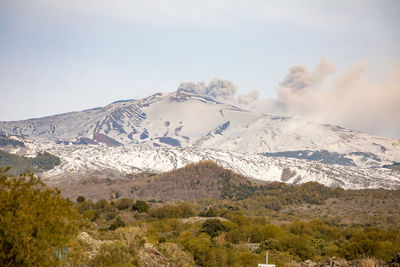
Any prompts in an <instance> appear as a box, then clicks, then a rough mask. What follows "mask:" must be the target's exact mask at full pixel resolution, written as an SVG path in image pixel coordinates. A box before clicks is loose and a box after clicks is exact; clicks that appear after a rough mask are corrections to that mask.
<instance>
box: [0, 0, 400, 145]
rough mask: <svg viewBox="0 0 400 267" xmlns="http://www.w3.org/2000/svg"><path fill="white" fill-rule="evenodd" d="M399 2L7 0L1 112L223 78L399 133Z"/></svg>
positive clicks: (245, 94)
mask: <svg viewBox="0 0 400 267" xmlns="http://www.w3.org/2000/svg"><path fill="white" fill-rule="evenodd" d="M399 13H400V1H396V0H376V1H371V0H359V1H358V0H350V1H349V0H347V1H345V0H335V1H333V0H325V1H299V0H293V1H288V0H280V1H275V0H268V1H266V0H203V1H192V0H168V1H165V0H143V1H141V0H116V1H107V0H58V1H54V0H0V96H1V98H0V99H1V102H0V103H1V105H0V120H2V121H8V120H22V119H28V118H34V117H42V116H47V115H54V114H58V113H65V112H70V111H77V110H83V109H88V108H93V107H98V106H104V105H107V104H109V103H111V102H113V101H116V100H121V99H132V98H143V97H146V96H149V95H151V94H153V93H156V92H169V91H175V90H177V88H178V87H179V86H180V85H181V83H183V82H193V83H198V82H202V81H203V82H205V83H206V84H212V83H213V82H212V81H215V80H214V79H215V78H219V79H223V80H224V81H227V82H229V84H233V85H234V88H235V89H234V90H233V91H232V92H233V93H234V95H232V96H230V100H231V101H234V102H235V101H236V102H235V103H237V104H238V105H242V106H243V107H244V108H248V109H251V110H255V111H259V112H264V113H273V114H282V115H290V116H300V117H306V118H307V119H310V120H316V121H321V122H328V123H334V124H338V125H342V126H345V127H348V128H350V129H354V130H360V131H366V132H369V133H371V134H378V135H384V136H390V137H395V138H400V104H399V105H397V103H400V93H399V92H400V84H399V79H398V76H400V72H399V70H400V49H399V48H400V30H399V29H400V27H399V26H400V16H398V14H399ZM229 86H230V85H229ZM229 88H230V87H229ZM232 99H233V100H232ZM398 106H399V107H398ZM349 114H351V115H349Z"/></svg>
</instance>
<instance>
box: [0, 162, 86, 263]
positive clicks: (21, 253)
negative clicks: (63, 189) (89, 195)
mask: <svg viewBox="0 0 400 267" xmlns="http://www.w3.org/2000/svg"><path fill="white" fill-rule="evenodd" d="M7 171H8V169H3V168H0V265H1V266H54V265H55V262H54V261H55V257H54V249H57V248H60V247H62V246H67V245H68V242H69V241H70V240H71V238H72V237H73V236H75V235H76V233H77V223H78V221H79V213H78V211H77V210H76V209H75V208H74V203H72V202H71V201H69V200H66V199H63V198H62V197H61V194H60V191H59V190H58V189H50V188H48V187H47V186H46V185H45V184H44V183H43V182H42V181H41V180H40V178H38V177H36V176H35V175H34V174H33V173H29V174H27V173H25V174H22V175H20V176H19V177H16V176H13V175H10V174H8V173H7Z"/></svg>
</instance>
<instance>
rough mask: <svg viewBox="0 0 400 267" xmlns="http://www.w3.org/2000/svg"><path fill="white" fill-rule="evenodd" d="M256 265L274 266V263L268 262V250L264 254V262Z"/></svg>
mask: <svg viewBox="0 0 400 267" xmlns="http://www.w3.org/2000/svg"><path fill="white" fill-rule="evenodd" d="M258 267H275V264H268V252H267V253H266V255H265V264H263V263H260V264H258Z"/></svg>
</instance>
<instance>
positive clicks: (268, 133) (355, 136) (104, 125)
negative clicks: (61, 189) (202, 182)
mask: <svg viewBox="0 0 400 267" xmlns="http://www.w3.org/2000/svg"><path fill="white" fill-rule="evenodd" d="M0 131H1V132H3V133H4V134H7V135H19V136H24V137H26V138H28V139H30V140H33V141H35V142H39V143H48V142H55V143H65V144H67V143H74V144H97V143H105V144H107V145H127V144H144V145H148V146H173V147H193V146H197V147H202V148H211V149H215V148H218V149H225V150H232V151H237V152H248V153H276V152H288V153H289V154H290V152H292V151H311V152H313V151H328V152H331V153H338V154H340V155H342V156H345V157H346V159H348V160H350V161H352V162H353V163H354V165H356V166H362V167H380V166H382V165H384V164H392V163H393V162H396V161H399V159H400V140H395V139H390V138H384V137H376V136H371V135H368V134H364V133H359V132H354V131H351V130H347V129H344V128H341V127H338V126H333V125H326V124H316V123H312V122H309V121H305V120H301V119H297V118H290V117H276V116H269V115H265V114H258V113H253V112H249V111H245V110H242V109H240V108H237V107H235V106H232V105H228V104H223V103H219V102H216V101H214V100H212V99H210V98H207V97H204V96H199V95H194V94H190V93H187V92H184V91H177V92H174V93H170V94H161V93H159V94H155V95H153V96H150V97H148V98H145V99H142V100H127V101H117V102H114V103H112V104H110V105H108V106H105V107H103V108H96V109H91V110H85V111H81V112H73V113H67V114H61V115H56V116H50V117H45V118H40V119H31V120H25V121H14V122H0ZM270 156H271V155H270ZM341 162H343V161H341V160H338V161H337V162H334V163H337V164H341ZM350 165H351V164H350Z"/></svg>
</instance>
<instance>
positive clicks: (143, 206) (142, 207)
mask: <svg viewBox="0 0 400 267" xmlns="http://www.w3.org/2000/svg"><path fill="white" fill-rule="evenodd" d="M132 209H133V210H136V211H138V212H147V211H148V210H149V204H147V202H146V201H143V200H137V201H136V203H135V204H133V206H132Z"/></svg>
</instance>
